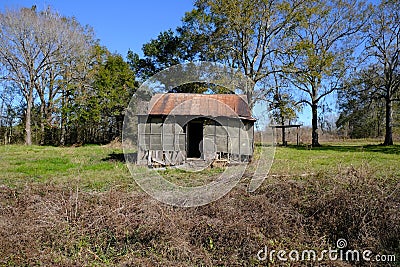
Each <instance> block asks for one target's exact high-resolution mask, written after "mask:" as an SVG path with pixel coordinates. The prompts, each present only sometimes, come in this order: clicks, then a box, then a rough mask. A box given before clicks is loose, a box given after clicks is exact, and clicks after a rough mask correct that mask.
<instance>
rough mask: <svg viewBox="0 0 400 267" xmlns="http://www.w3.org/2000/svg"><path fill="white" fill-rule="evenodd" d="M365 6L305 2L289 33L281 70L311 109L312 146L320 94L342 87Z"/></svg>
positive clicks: (352, 0) (347, 0)
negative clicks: (290, 43) (298, 21)
mask: <svg viewBox="0 0 400 267" xmlns="http://www.w3.org/2000/svg"><path fill="white" fill-rule="evenodd" d="M367 11H368V9H367V7H366V6H365V5H364V3H362V2H359V1H358V0H334V1H327V0H324V1H309V2H307V3H306V7H305V8H304V10H303V13H302V14H301V15H302V16H303V19H302V20H300V21H301V23H300V25H299V26H300V27H296V28H294V29H293V32H292V33H291V38H292V43H293V45H292V48H291V49H290V50H289V51H288V53H287V54H285V56H287V58H286V60H287V61H286V62H287V63H286V67H285V71H286V73H287V77H288V78H289V81H290V82H291V84H292V86H294V87H295V88H297V89H298V90H299V92H301V96H300V97H301V98H300V101H301V102H302V103H305V104H308V105H309V106H310V107H311V111H312V145H313V146H319V145H320V144H319V142H318V132H317V130H318V108H319V107H320V102H321V101H322V100H323V98H324V97H326V96H327V95H330V94H331V93H333V92H334V91H336V90H339V89H341V88H343V82H344V81H345V79H346V77H347V75H348V73H349V70H350V69H351V68H352V67H353V65H352V63H353V61H352V60H353V55H354V51H355V48H356V47H357V46H358V45H359V44H360V42H361V41H360V40H361V38H362V30H363V27H364V26H365V24H366V20H367V19H368V12H367Z"/></svg>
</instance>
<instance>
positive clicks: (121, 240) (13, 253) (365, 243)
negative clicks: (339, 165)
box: [0, 168, 400, 266]
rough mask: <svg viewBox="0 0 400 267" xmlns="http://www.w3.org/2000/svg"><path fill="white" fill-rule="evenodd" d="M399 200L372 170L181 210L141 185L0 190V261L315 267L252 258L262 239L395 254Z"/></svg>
mask: <svg viewBox="0 0 400 267" xmlns="http://www.w3.org/2000/svg"><path fill="white" fill-rule="evenodd" d="M399 203H400V189H399V184H398V181H397V179H396V178H394V179H393V177H391V178H390V177H389V178H388V179H386V180H377V179H375V174H374V173H373V172H372V171H369V170H368V168H360V169H354V168H348V169H345V170H339V171H338V173H337V174H331V173H318V174H316V175H315V176H309V177H291V178H288V177H274V178H269V179H267V181H265V182H264V184H263V186H262V187H261V188H260V189H258V190H257V191H256V192H255V193H251V194H250V193H247V192H246V190H245V184H244V183H242V184H240V185H239V186H238V187H237V188H235V189H234V190H233V191H232V192H230V193H229V194H228V195H226V196H225V197H223V198H222V199H220V200H219V201H216V202H214V203H211V204H209V205H206V206H202V207H198V208H186V209H185V208H175V207H171V206H167V205H163V204H161V203H159V202H157V201H155V200H153V199H152V198H150V197H149V196H147V195H146V194H144V193H141V192H133V193H127V192H125V191H119V190H115V189H111V190H109V191H107V192H104V193H96V192H88V191H81V190H79V188H76V187H62V186H60V185H52V184H39V185H35V186H30V187H26V188H25V189H23V190H15V189H10V188H8V187H1V188H0V205H1V206H0V224H1V227H0V236H1V237H0V240H1V242H0V263H1V264H2V265H6V266H14V265H46V266H48V265H59V266H71V265H80V266H83V265H103V266H109V265H120V266H267V265H268V266H300V265H301V264H304V265H307V264H308V266H311V265H310V264H313V263H312V262H303V263H302V262H294V263H291V265H289V263H285V262H268V261H259V260H258V259H257V256H256V255H257V252H258V251H259V250H260V249H263V248H264V247H265V246H268V247H269V248H270V249H275V250H279V249H285V250H293V249H297V250H301V249H315V250H317V251H322V250H324V249H327V248H329V247H332V248H334V247H335V246H336V240H338V239H339V238H345V239H346V240H347V241H348V247H349V248H351V249H369V250H371V251H373V252H374V253H383V254H396V258H397V260H399V258H400V249H399V240H400V225H399V221H400V211H399V210H400V207H399ZM285 264H286V265H285ZM324 264H326V265H325V266H350V265H352V264H355V265H368V264H369V263H367V262H329V261H326V262H324ZM392 264H393V265H394V264H395V263H392ZM397 264H398V262H397ZM371 266H372V265H371Z"/></svg>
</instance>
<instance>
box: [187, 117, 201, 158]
mask: <svg viewBox="0 0 400 267" xmlns="http://www.w3.org/2000/svg"><path fill="white" fill-rule="evenodd" d="M187 127H188V130H187V134H188V143H187V157H188V158H200V157H201V151H200V142H201V141H203V122H202V121H191V122H189V123H188V124H187Z"/></svg>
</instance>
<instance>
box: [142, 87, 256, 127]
mask: <svg viewBox="0 0 400 267" xmlns="http://www.w3.org/2000/svg"><path fill="white" fill-rule="evenodd" d="M148 113H149V115H172V114H174V115H195V116H211V117H218V116H227V117H236V116H238V117H239V118H242V119H247V120H255V119H254V118H252V116H251V111H250V108H249V105H248V104H247V98H246V96H245V95H236V94H213V95H212V94H206V95H205V94H186V93H167V94H155V95H154V96H153V97H152V99H151V100H150V104H149V112H148Z"/></svg>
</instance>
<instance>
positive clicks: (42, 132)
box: [39, 103, 46, 146]
mask: <svg viewBox="0 0 400 267" xmlns="http://www.w3.org/2000/svg"><path fill="white" fill-rule="evenodd" d="M44 109H45V107H44V104H43V103H42V104H41V105H40V143H39V144H40V145H41V146H43V145H44V138H45V135H46V129H45V125H44V124H45V111H44Z"/></svg>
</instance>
